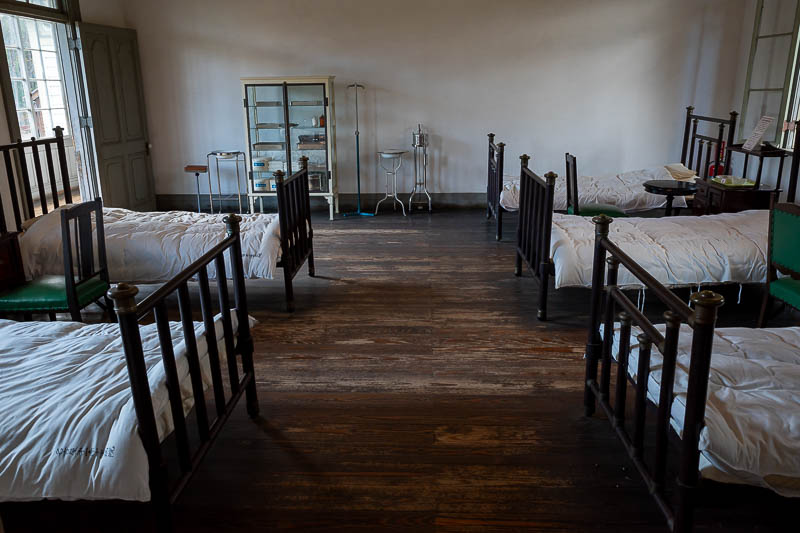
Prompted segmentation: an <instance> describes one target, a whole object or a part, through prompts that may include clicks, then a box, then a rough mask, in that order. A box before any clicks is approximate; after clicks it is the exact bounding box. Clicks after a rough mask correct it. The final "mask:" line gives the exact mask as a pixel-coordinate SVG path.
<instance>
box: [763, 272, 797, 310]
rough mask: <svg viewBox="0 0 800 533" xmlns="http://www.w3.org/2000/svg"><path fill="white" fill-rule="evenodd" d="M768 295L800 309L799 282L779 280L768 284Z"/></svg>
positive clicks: (787, 279)
mask: <svg viewBox="0 0 800 533" xmlns="http://www.w3.org/2000/svg"><path fill="white" fill-rule="evenodd" d="M769 294H770V295H771V296H774V297H775V298H778V299H779V300H783V301H784V302H786V303H787V304H789V305H791V306H792V307H794V308H795V309H800V280H797V279H791V278H781V279H778V280H775V281H773V282H771V283H770V284H769Z"/></svg>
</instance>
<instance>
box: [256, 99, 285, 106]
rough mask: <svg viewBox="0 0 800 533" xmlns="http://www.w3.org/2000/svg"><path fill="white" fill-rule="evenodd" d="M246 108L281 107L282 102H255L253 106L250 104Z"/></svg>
mask: <svg viewBox="0 0 800 533" xmlns="http://www.w3.org/2000/svg"><path fill="white" fill-rule="evenodd" d="M248 107H283V102H280V101H278V100H273V101H270V102H256V105H255V106H253V105H252V104H251V105H250V106H248Z"/></svg>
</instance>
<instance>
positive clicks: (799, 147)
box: [786, 120, 800, 203]
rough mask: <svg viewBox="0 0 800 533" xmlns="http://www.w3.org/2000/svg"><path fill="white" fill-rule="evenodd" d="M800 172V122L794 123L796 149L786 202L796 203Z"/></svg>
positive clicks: (793, 154) (794, 150)
mask: <svg viewBox="0 0 800 533" xmlns="http://www.w3.org/2000/svg"><path fill="white" fill-rule="evenodd" d="M798 171H800V120H796V121H795V123H794V147H793V152H792V166H791V167H789V187H788V188H787V189H786V201H787V202H791V203H794V200H795V196H796V195H797V175H798V173H800V172H798Z"/></svg>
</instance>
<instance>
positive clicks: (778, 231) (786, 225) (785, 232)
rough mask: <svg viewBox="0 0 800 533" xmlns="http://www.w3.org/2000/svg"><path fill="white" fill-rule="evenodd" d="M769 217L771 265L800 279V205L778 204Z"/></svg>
mask: <svg viewBox="0 0 800 533" xmlns="http://www.w3.org/2000/svg"><path fill="white" fill-rule="evenodd" d="M769 219H770V220H769V262H770V266H772V267H774V268H776V269H778V270H779V271H780V272H782V273H784V274H788V275H790V276H792V277H793V278H795V279H800V232H799V230H800V205H797V204H786V203H784V204H777V205H775V206H774V207H773V208H772V210H771V211H770V216H769Z"/></svg>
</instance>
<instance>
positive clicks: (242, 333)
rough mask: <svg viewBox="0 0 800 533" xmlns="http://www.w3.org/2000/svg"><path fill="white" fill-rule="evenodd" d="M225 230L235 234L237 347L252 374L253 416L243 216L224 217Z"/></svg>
mask: <svg viewBox="0 0 800 533" xmlns="http://www.w3.org/2000/svg"><path fill="white" fill-rule="evenodd" d="M222 220H223V221H224V222H225V230H226V232H227V233H228V236H235V237H236V240H235V241H233V244H232V245H231V248H230V250H229V252H228V253H229V254H230V258H231V269H232V271H233V272H232V274H233V301H234V305H235V306H236V317H237V318H238V320H239V330H238V335H237V339H238V341H237V344H236V348H237V350H238V352H239V353H240V354H242V370H243V371H244V373H245V374H250V377H251V379H250V381H249V382H248V383H247V389H246V390H245V394H246V397H247V414H248V415H250V417H251V418H255V417H256V416H258V396H257V395H256V380H255V369H254V366H253V337H252V335H251V334H250V315H249V313H248V310H247V294H246V293H245V287H244V265H243V263H242V240H241V237H240V235H239V223H240V222H241V221H242V217H240V216H239V215H228V216H226V217H225V218H224V219H222ZM220 282H222V283H227V281H226V280H217V283H220Z"/></svg>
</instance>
